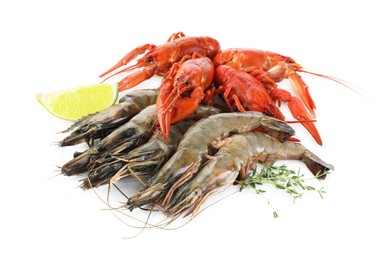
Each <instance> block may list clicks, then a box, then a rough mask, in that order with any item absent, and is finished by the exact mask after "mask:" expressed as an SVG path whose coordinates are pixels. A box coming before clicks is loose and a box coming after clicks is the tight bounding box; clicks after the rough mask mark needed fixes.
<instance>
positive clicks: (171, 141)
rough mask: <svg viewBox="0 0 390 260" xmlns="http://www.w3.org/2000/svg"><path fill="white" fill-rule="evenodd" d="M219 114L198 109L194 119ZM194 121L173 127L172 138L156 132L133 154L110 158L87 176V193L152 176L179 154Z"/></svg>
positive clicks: (217, 110)
mask: <svg viewBox="0 0 390 260" xmlns="http://www.w3.org/2000/svg"><path fill="white" fill-rule="evenodd" d="M219 112H220V110H219V109H217V108H214V107H209V106H199V107H198V108H197V109H196V110H195V112H194V113H193V115H194V116H196V117H198V116H202V117H203V116H209V115H214V114H217V113H219ZM194 122H195V120H184V121H180V122H178V123H176V124H173V125H172V135H170V136H169V138H168V139H165V138H164V136H163V134H162V132H160V131H157V132H156V133H155V134H154V135H153V136H152V137H151V138H150V139H149V141H148V142H146V143H145V144H143V145H141V146H139V147H137V148H135V149H134V150H132V151H130V152H128V153H126V154H121V155H117V156H113V157H110V158H107V160H106V162H102V163H101V166H99V167H97V168H96V169H94V170H93V171H92V172H90V173H89V174H88V177H87V178H86V179H85V180H84V181H83V184H82V186H81V187H82V188H83V189H84V190H86V189H89V188H92V187H98V186H100V185H103V184H107V183H115V182H117V181H118V180H120V179H122V178H125V177H127V176H132V175H137V176H140V177H143V176H152V175H153V174H154V173H155V172H156V171H157V170H158V169H159V168H160V167H161V165H163V164H164V163H165V162H166V161H167V160H168V159H169V158H170V157H171V156H172V154H173V153H174V151H176V148H177V145H178V144H179V142H180V140H181V139H182V137H183V135H184V133H185V132H186V131H187V129H188V128H189V127H190V126H191V125H192V124H194Z"/></svg>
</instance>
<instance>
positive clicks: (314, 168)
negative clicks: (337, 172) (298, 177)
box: [301, 149, 334, 180]
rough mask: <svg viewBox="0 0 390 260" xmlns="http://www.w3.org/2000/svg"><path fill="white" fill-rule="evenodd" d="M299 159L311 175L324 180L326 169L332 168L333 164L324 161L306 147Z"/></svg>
mask: <svg viewBox="0 0 390 260" xmlns="http://www.w3.org/2000/svg"><path fill="white" fill-rule="evenodd" d="M301 160H302V161H303V162H304V163H305V165H306V166H307V168H309V170H310V171H311V172H312V173H313V175H314V176H316V177H317V178H318V179H320V180H324V179H325V178H326V172H327V171H329V170H332V171H333V170H334V166H333V165H331V164H328V163H326V162H324V161H323V160H321V159H320V158H319V157H318V156H317V155H315V154H314V153H312V152H311V151H309V150H307V149H306V150H305V152H304V153H303V155H302V158H301Z"/></svg>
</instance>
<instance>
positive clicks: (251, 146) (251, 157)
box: [165, 132, 334, 217]
mask: <svg viewBox="0 0 390 260" xmlns="http://www.w3.org/2000/svg"><path fill="white" fill-rule="evenodd" d="M213 147H214V148H216V149H219V150H218V152H217V153H216V154H215V155H214V156H213V157H212V158H211V159H210V160H209V161H208V162H207V163H206V164H205V166H204V167H203V168H202V169H201V170H200V171H199V173H197V174H196V175H195V176H194V177H193V178H192V179H191V180H190V181H189V182H188V183H187V184H186V185H183V186H182V187H181V188H180V189H179V190H178V191H177V192H176V193H175V195H174V196H173V198H172V200H171V201H169V204H168V206H167V209H166V210H165V212H166V214H168V215H169V216H171V217H177V216H179V215H181V214H182V213H184V212H186V214H187V215H188V214H193V216H194V215H195V214H196V213H197V212H198V211H199V208H200V206H201V205H202V204H203V202H204V201H205V200H206V199H207V198H208V197H209V196H210V195H211V194H214V193H218V192H221V191H223V190H224V189H225V188H227V187H229V186H230V185H232V184H233V183H234V182H235V180H236V179H239V180H242V179H245V178H246V177H247V176H248V173H249V171H250V170H251V169H253V168H254V167H255V166H256V164H257V162H258V161H259V160H260V161H262V162H268V163H269V162H274V161H276V160H301V161H303V162H304V163H305V164H306V166H307V167H308V168H309V170H310V171H311V172H312V173H313V174H314V175H315V176H323V177H320V178H325V176H326V175H324V174H323V173H324V172H325V171H328V170H333V168H334V167H333V166H332V165H330V164H327V163H325V162H324V161H322V160H321V159H320V158H319V157H317V156H316V155H315V154H313V153H312V152H311V151H309V150H307V149H306V148H305V147H304V146H303V145H301V144H299V143H295V142H290V141H286V142H284V143H281V142H279V141H277V140H275V139H274V138H272V137H270V136H268V135H265V134H263V133H260V132H248V133H242V134H235V135H233V136H231V137H228V138H225V139H223V140H221V141H220V142H215V143H214V144H213ZM167 203H168V202H167V201H165V204H167Z"/></svg>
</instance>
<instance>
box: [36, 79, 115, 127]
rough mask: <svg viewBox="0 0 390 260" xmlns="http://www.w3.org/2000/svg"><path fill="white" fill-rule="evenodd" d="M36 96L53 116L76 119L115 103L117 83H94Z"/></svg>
mask: <svg viewBox="0 0 390 260" xmlns="http://www.w3.org/2000/svg"><path fill="white" fill-rule="evenodd" d="M36 98H37V100H38V102H39V103H41V104H42V106H43V107H45V108H46V109H47V110H48V111H49V112H50V113H52V114H53V115H54V116H56V117H59V118H62V119H65V120H70V121H76V120H77V119H80V118H81V117H83V116H86V115H89V114H92V113H95V112H98V111H100V110H103V109H105V108H107V107H109V106H112V105H113V104H115V102H116V100H117V98H118V85H117V84H94V85H87V86H80V87H76V88H71V89H66V90H62V91H57V92H52V93H46V94H37V95H36Z"/></svg>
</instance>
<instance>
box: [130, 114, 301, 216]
mask: <svg viewBox="0 0 390 260" xmlns="http://www.w3.org/2000/svg"><path fill="white" fill-rule="evenodd" d="M258 127H261V128H262V129H263V130H265V131H266V132H267V133H268V134H269V135H271V136H273V137H275V138H277V139H278V140H280V141H282V142H284V141H286V140H287V139H288V138H289V137H290V136H291V135H293V134H294V130H293V129H292V128H291V127H290V126H289V125H287V124H286V123H285V122H283V121H280V120H278V119H275V118H272V117H268V116H265V115H264V114H262V113H259V112H255V111H248V112H243V113H221V114H217V115H214V116H210V117H208V118H205V119H201V120H200V121H198V122H197V123H196V124H194V125H193V126H192V127H191V128H190V129H189V130H188V131H187V132H186V134H185V135H184V137H183V139H182V140H181V142H180V144H179V146H178V148H177V151H176V152H175V154H174V155H173V156H172V157H171V158H170V159H169V160H168V161H167V162H166V163H165V165H164V166H163V167H162V168H161V169H160V170H159V171H158V172H157V173H156V174H155V175H154V176H153V177H152V178H151V179H150V180H149V182H148V183H146V185H145V186H144V187H143V190H142V191H140V192H139V193H138V194H136V195H134V196H132V197H131V198H129V200H128V202H127V205H128V207H129V209H130V210H132V209H133V208H135V207H140V206H143V205H146V204H155V203H157V201H158V200H159V199H161V198H162V197H163V196H164V195H166V194H167V193H168V194H167V196H168V197H169V196H171V195H172V193H173V192H174V191H175V190H176V189H177V188H178V187H180V186H181V185H182V184H183V183H185V182H186V181H187V180H188V179H190V178H191V177H192V175H193V174H194V173H196V172H197V171H198V169H199V167H200V165H201V164H202V163H203V162H204V161H205V159H206V156H207V155H208V154H209V152H210V150H209V148H210V145H211V144H212V142H215V141H218V140H220V139H222V138H225V137H227V136H229V135H231V134H233V133H241V132H248V131H251V130H254V129H256V128H258ZM168 200H169V199H168Z"/></svg>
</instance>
